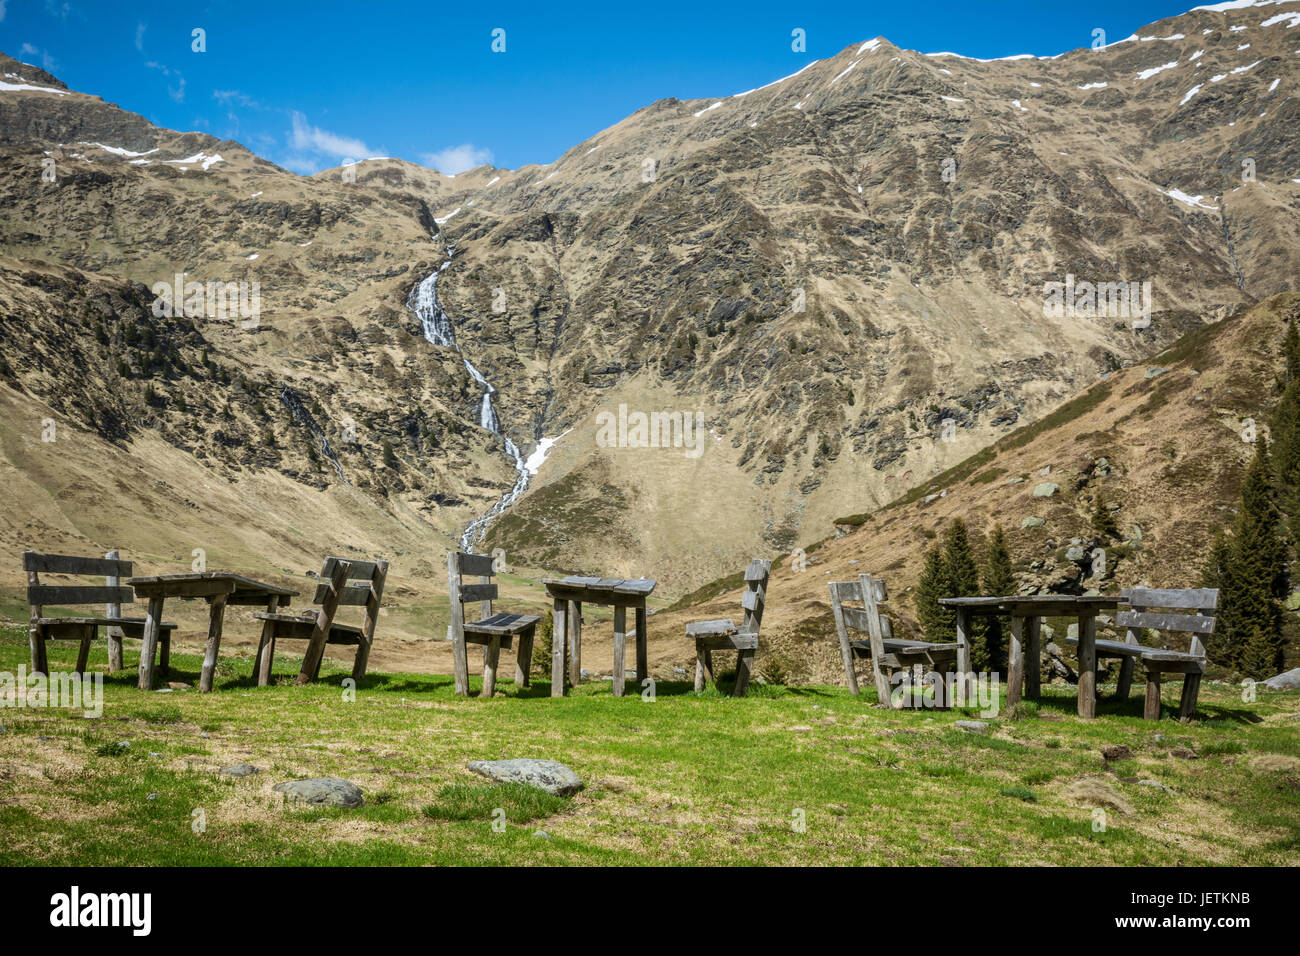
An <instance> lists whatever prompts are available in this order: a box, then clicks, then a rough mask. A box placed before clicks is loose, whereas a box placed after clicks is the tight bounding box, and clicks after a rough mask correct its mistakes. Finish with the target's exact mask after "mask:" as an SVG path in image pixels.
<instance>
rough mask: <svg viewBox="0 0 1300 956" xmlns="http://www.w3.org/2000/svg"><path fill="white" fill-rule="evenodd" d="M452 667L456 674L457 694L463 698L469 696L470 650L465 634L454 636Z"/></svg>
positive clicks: (452, 640) (452, 639)
mask: <svg viewBox="0 0 1300 956" xmlns="http://www.w3.org/2000/svg"><path fill="white" fill-rule="evenodd" d="M451 659H452V667H453V669H454V670H455V673H456V693H457V694H458V695H460V696H461V697H468V696H469V648H468V647H467V646H466V643H465V635H464V634H452V637H451Z"/></svg>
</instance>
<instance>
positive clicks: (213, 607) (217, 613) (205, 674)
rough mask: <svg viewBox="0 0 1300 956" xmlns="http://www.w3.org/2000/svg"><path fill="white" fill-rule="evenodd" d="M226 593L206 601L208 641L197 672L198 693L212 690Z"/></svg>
mask: <svg viewBox="0 0 1300 956" xmlns="http://www.w3.org/2000/svg"><path fill="white" fill-rule="evenodd" d="M226 599H227V595H225V594H218V595H217V596H216V597H214V598H212V599H211V600H209V601H208V643H207V645H206V646H205V647H204V648H203V671H202V673H200V674H199V693H201V694H206V693H208V692H209V691H211V690H212V677H213V675H214V674H215V673H216V670H217V655H218V654H219V653H220V652H221V626H222V622H223V621H224V620H225V617H226Z"/></svg>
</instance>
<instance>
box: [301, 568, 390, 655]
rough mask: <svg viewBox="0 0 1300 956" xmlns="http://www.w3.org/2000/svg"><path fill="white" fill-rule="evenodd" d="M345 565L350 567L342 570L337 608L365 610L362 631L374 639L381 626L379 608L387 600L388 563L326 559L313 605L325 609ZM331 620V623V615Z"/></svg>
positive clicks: (335, 604)
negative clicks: (377, 626)
mask: <svg viewBox="0 0 1300 956" xmlns="http://www.w3.org/2000/svg"><path fill="white" fill-rule="evenodd" d="M343 565H346V566H347V567H346V569H345V570H343V576H342V578H341V579H340V583H339V586H338V589H337V600H336V601H335V602H334V606H335V607H363V608H365V621H364V623H363V624H362V627H363V628H364V629H365V632H366V634H367V635H368V636H370V637H373V636H374V633H375V626H376V625H377V624H378V623H379V605H380V602H381V601H383V599H384V581H385V580H386V579H387V578H388V562H387V561H385V560H383V559H382V558H376V559H375V560H374V561H358V560H356V559H354V558H340V557H336V556H334V555H331V556H329V557H327V558H326V559H325V561H324V563H322V564H321V569H320V584H318V585H316V594H315V595H314V596H313V598H312V603H313V604H318V605H321V606H322V607H324V606H325V602H326V601H327V600H329V599H330V597H331V596H332V592H333V591H334V582H335V578H336V577H337V576H338V574H339V571H340V568H341V567H342V566H343ZM330 617H331V620H332V619H333V614H332V613H331V615H330Z"/></svg>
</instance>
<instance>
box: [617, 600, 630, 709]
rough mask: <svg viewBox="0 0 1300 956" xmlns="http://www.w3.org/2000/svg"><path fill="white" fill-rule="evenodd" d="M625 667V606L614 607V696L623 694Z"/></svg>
mask: <svg viewBox="0 0 1300 956" xmlns="http://www.w3.org/2000/svg"><path fill="white" fill-rule="evenodd" d="M626 667H627V608H625V607H616V608H614V696H615V697H622V696H623V678H624V676H625V675H624V672H625V669H626Z"/></svg>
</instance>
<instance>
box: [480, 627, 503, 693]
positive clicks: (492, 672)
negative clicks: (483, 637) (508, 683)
mask: <svg viewBox="0 0 1300 956" xmlns="http://www.w3.org/2000/svg"><path fill="white" fill-rule="evenodd" d="M500 659H501V635H500V634H493V635H492V640H491V641H490V642H489V643H487V644H485V645H484V646H483V689H482V690H481V691H479V696H480V697H491V696H492V695H493V694H495V693H496V690H497V663H498V662H499V661H500Z"/></svg>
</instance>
